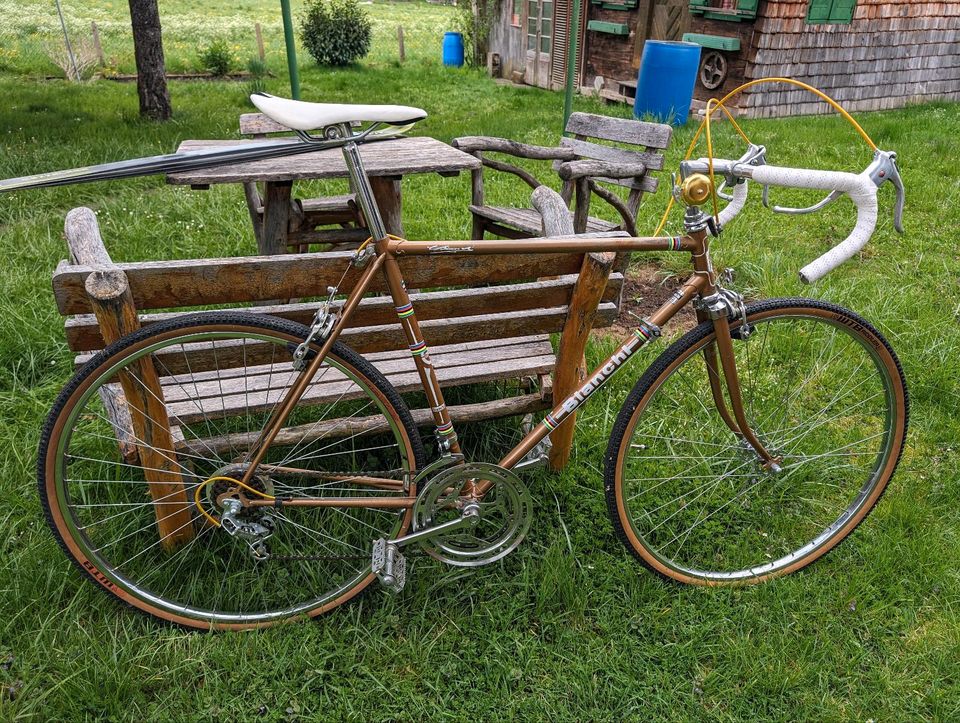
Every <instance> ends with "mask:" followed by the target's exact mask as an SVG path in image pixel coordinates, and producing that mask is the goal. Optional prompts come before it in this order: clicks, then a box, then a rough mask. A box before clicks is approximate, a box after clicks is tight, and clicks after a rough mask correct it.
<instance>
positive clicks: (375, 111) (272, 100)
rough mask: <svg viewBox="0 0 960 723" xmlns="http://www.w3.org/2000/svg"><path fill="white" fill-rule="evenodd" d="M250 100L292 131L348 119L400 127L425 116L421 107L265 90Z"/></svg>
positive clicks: (308, 129)
mask: <svg viewBox="0 0 960 723" xmlns="http://www.w3.org/2000/svg"><path fill="white" fill-rule="evenodd" d="M250 100H251V101H252V102H253V104H254V105H255V106H257V108H258V109H259V110H260V112H261V113H263V114H264V115H266V116H267V117H269V118H270V119H271V120H274V121H276V122H277V123H280V124H282V125H285V126H287V127H288V128H291V129H293V130H295V131H312V130H315V129H317V128H324V127H326V126H332V125H337V124H340V123H350V122H352V121H360V122H365V123H386V124H388V125H395V126H402V125H407V124H410V123H415V122H417V121H421V120H423V119H424V118H426V117H427V112H426V111H425V110H422V109H421V108H412V107H410V106H405V105H354V104H349V103H308V102H306V101H302V100H290V99H289V98H278V97H276V96H273V95H269V94H267V93H253V94H252V95H251V96H250Z"/></svg>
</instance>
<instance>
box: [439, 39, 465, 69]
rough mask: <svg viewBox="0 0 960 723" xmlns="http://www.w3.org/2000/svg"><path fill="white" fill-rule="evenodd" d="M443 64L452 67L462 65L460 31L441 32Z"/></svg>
mask: <svg viewBox="0 0 960 723" xmlns="http://www.w3.org/2000/svg"><path fill="white" fill-rule="evenodd" d="M443 64H444V65H450V66H453V67H454V68H459V67H461V66H463V35H461V34H460V33H444V34H443Z"/></svg>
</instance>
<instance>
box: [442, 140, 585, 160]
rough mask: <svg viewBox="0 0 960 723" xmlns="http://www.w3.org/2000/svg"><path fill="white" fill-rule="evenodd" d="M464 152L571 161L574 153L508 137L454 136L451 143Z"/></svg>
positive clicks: (574, 156)
mask: <svg viewBox="0 0 960 723" xmlns="http://www.w3.org/2000/svg"><path fill="white" fill-rule="evenodd" d="M450 145H452V146H453V147H454V148H459V149H460V150H461V151H463V152H464V153H474V152H475V151H495V152H497V153H506V154H509V155H511V156H516V157H517V158H531V159H533V160H539V161H572V160H573V159H574V158H576V157H577V156H576V153H574V152H573V151H571V150H568V149H566V148H559V147H557V148H551V147H547V146H532V145H530V144H528V143H520V142H519V141H512V140H510V139H509V138H492V137H489V136H463V137H462V138H454V139H453V141H452V142H451V144H450Z"/></svg>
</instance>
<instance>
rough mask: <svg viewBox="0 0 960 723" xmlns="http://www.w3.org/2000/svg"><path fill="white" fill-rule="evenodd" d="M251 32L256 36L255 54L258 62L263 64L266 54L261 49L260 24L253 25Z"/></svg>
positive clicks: (261, 32)
mask: <svg viewBox="0 0 960 723" xmlns="http://www.w3.org/2000/svg"><path fill="white" fill-rule="evenodd" d="M253 32H254V33H255V34H256V36H257V54H258V55H259V56H260V62H261V63H265V62H266V60H267V54H266V52H265V51H264V49H263V31H261V29H260V23H254V25H253Z"/></svg>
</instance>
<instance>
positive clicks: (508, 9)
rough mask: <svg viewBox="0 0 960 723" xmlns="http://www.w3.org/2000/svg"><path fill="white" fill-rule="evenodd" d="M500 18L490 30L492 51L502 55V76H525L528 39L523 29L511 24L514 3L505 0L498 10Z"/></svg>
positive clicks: (509, 77)
mask: <svg viewBox="0 0 960 723" xmlns="http://www.w3.org/2000/svg"><path fill="white" fill-rule="evenodd" d="M498 10H499V12H498V18H497V21H496V22H495V23H493V25H492V27H491V28H490V43H489V47H490V51H491V52H493V53H498V54H499V55H500V75H501V76H502V77H504V78H508V79H511V80H512V79H513V78H514V75H513V74H514V72H516V73H518V74H519V76H520V77H522V76H523V73H524V70H525V68H526V45H525V41H526V37H525V36H524V33H523V28H520V27H517V26H515V25H513V24H512V23H511V19H512V17H513V3H512V2H510V0H503V2H501V3H500V5H499V8H498Z"/></svg>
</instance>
